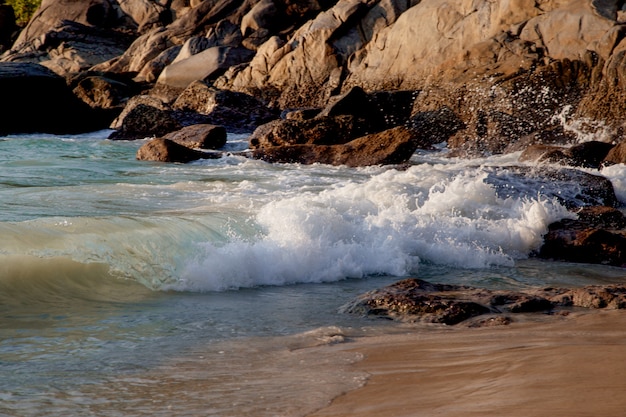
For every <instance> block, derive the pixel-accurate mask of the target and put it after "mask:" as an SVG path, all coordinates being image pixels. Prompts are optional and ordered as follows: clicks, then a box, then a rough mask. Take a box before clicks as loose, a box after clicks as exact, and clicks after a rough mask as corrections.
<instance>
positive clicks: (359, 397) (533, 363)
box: [308, 311, 626, 417]
mask: <svg viewBox="0 0 626 417" xmlns="http://www.w3.org/2000/svg"><path fill="white" fill-rule="evenodd" d="M329 348H331V349H332V348H335V349H348V350H351V351H356V352H360V353H362V354H363V355H364V356H365V358H364V360H362V361H360V362H358V363H356V364H354V365H352V366H354V367H355V368H356V370H358V371H363V372H366V373H367V374H369V379H368V382H367V383H366V384H365V386H363V387H362V388H359V389H356V390H353V391H350V392H348V393H346V394H344V395H342V396H339V397H338V398H336V399H335V400H333V402H332V403H331V404H330V405H329V406H328V407H325V408H322V409H320V410H318V411H316V412H314V413H312V414H308V416H309V417H330V416H333V417H339V416H342V417H343V416H346V417H347V416H359V417H368V416H372V417H374V416H376V417H381V416H389V417H403V416H411V417H417V416H450V417H452V416H454V417H458V416H507V417H516V416H520V417H521V416H524V417H529V416H568V417H572V416H599V415H601V416H604V417H606V416H624V415H626V312H624V311H597V312H593V313H584V314H570V315H569V316H566V317H560V316H557V317H547V318H546V320H544V321H541V322H539V323H537V322H523V323H513V324H511V325H508V326H498V327H489V328H460V327H456V326H455V327H450V328H445V329H441V328H440V329H428V330H427V331H423V330H419V331H417V330H413V331H407V332H406V333H404V334H395V335H386V336H374V337H366V338H360V339H358V340H356V341H354V342H352V343H346V344H342V346H336V347H329Z"/></svg>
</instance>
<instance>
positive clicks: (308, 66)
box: [0, 0, 626, 321]
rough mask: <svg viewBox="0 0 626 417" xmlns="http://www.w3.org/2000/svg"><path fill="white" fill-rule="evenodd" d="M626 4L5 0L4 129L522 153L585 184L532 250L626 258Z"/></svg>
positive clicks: (364, 159)
mask: <svg viewBox="0 0 626 417" xmlns="http://www.w3.org/2000/svg"><path fill="white" fill-rule="evenodd" d="M625 7H626V6H624V5H623V2H618V1H598V0H586V1H584V2H580V1H573V0H572V1H556V0H554V1H550V0H549V1H545V2H541V3H536V2H527V1H524V0H516V1H512V2H506V3H498V2H496V3H494V2H490V1H486V0H481V1H476V2H472V3H471V5H470V3H465V2H446V1H444V2H441V1H438V0H423V1H406V0H403V1H399V0H338V1H337V0H246V1H243V2H242V1H235V0H204V1H197V0H174V1H168V2H144V1H142V0H130V1H126V2H118V1H115V0H89V1H86V2H71V1H68V0H44V1H43V3H42V6H41V8H40V9H39V10H38V11H37V12H36V13H35V15H34V16H33V18H32V20H31V21H30V22H29V23H28V25H27V26H26V27H24V28H17V27H16V25H15V21H14V18H13V21H12V20H11V10H10V7H9V6H6V5H0V34H1V35H2V37H0V41H1V44H0V52H2V51H4V53H3V54H2V55H0V91H3V93H4V94H3V98H2V100H0V101H1V103H2V104H0V114H2V120H1V121H0V135H8V134H19V133H32V132H42V133H54V134H65V133H79V132H87V131H94V130H99V129H106V128H110V129H113V133H112V134H111V137H110V138H111V139H114V140H134V139H145V138H152V139H151V140H150V141H147V142H146V143H145V144H144V145H143V146H142V147H141V148H140V149H139V151H138V153H137V158H138V159H141V160H148V161H163V162H178V163H186V162H190V161H193V160H197V159H202V158H219V157H220V156H221V152H222V151H221V150H220V149H221V148H222V147H223V146H224V144H225V143H226V141H227V133H226V132H231V133H232V132H239V133H249V134H250V136H249V151H247V152H245V153H244V155H245V156H246V157H250V158H256V159H261V160H264V161H267V162H270V163H285V162H288V163H301V164H311V163H323V164H332V165H345V166H348V167H358V166H367V165H381V164H391V165H402V164H404V163H406V162H407V161H408V160H409V158H410V157H411V155H412V154H413V153H414V152H415V151H416V150H418V149H432V148H433V147H434V146H435V145H438V144H442V143H445V145H446V147H447V149H448V151H449V154H450V155H451V156H454V157H462V158H472V157H477V156H483V155H493V154H504V153H511V152H519V151H522V152H521V156H520V166H519V167H517V168H516V172H517V173H518V175H519V176H520V178H524V179H525V181H527V183H528V187H529V188H531V189H532V187H539V185H540V184H541V182H542V181H543V182H545V181H550V182H555V181H558V182H559V183H560V184H562V187H563V188H568V187H570V188H571V187H575V188H576V189H577V191H576V192H574V193H573V194H571V196H570V197H567V198H562V201H561V202H562V203H563V204H564V205H565V206H566V207H567V208H568V209H569V210H570V211H571V212H572V216H571V218H567V219H563V220H562V221H559V222H556V223H554V224H552V225H551V226H550V227H549V231H548V233H547V234H546V236H545V241H544V244H543V246H542V247H541V249H540V250H539V251H538V253H536V254H531V255H532V256H538V257H541V258H545V259H553V260H566V261H575V262H588V263H599V264H608V265H614V266H618V267H623V266H625V265H626V219H625V218H624V215H623V214H622V212H621V211H620V210H619V208H620V202H619V201H618V199H617V197H616V196H615V192H614V190H613V186H612V184H611V183H610V181H608V180H607V179H606V178H604V177H602V176H601V175H600V174H599V171H598V170H599V169H600V168H602V167H605V166H608V165H612V164H622V163H625V162H626V150H625V149H626V148H625V146H626V144H625V142H624V141H623V133H624V126H626V112H624V109H623V107H624V106H623V104H622V103H623V102H624V98H626V77H624V76H623V73H624V67H625V65H626V64H625V63H624V62H625V58H624V57H625V54H626V39H625V35H626V11H624V8H625ZM528 162H533V163H535V164H536V168H535V169H529V168H528V166H527V165H528ZM524 164H526V165H524ZM559 166H561V167H562V168H559ZM493 169H494V170H497V169H498V167H493ZM486 181H488V182H489V181H493V185H494V186H495V187H496V188H498V187H502V184H498V180H497V178H493V177H488V178H487V180H486ZM504 188H505V187H502V192H504ZM499 190H500V189H499ZM536 191H537V192H538V189H537V190H536ZM552 197H555V198H561V197H559V196H552ZM455 291H461V289H456V290H455ZM463 291H464V292H466V291H465V290H463ZM468 291H470V290H468ZM471 291H474V290H471ZM471 291H470V292H471ZM603 291H605V292H606V291H609V289H606V288H605V289H603ZM611 291H612V290H611ZM609 292H610V291H609ZM535 296H536V295H535ZM560 296H561V295H560ZM515 297H520V295H515ZM544 298H545V297H544ZM545 299H546V300H548V301H546V302H549V303H552V304H551V305H552V306H553V305H554V302H553V301H551V300H552V299H550V298H549V297H548V298H545ZM428 302H429V303H431V304H432V300H430V301H428ZM539 304H541V303H539ZM609 304H610V303H609ZM546 305H547V304H546ZM620 305H621V304H620ZM377 308H378V307H377ZM485 308H486V309H487V310H488V311H492V310H493V309H494V308H495V307H494V305H492V304H489V303H487V305H485V304H484V303H483V304H482V307H481V308H478V309H477V310H476V311H483V310H484V309H485ZM620 308H621V307H620ZM505 321H506V320H505Z"/></svg>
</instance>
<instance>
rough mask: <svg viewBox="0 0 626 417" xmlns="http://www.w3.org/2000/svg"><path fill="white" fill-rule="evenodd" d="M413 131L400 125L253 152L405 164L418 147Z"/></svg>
mask: <svg viewBox="0 0 626 417" xmlns="http://www.w3.org/2000/svg"><path fill="white" fill-rule="evenodd" d="M417 146H418V142H417V140H416V137H415V135H414V134H413V132H412V131H411V130H409V129H407V128H406V127H403V126H399V127H394V128H393V129H388V130H385V131H382V132H380V133H372V134H370V135H366V136H363V137H360V138H357V139H354V140H352V141H350V142H347V143H345V144H340V145H314V144H296V145H283V146H271V147H263V148H257V149H255V150H254V151H253V153H252V155H253V157H254V158H256V159H262V160H264V161H267V162H282V163H300V164H314V163H321V164H329V165H347V166H350V167H357V166H368V165H387V164H402V163H404V162H407V161H408V160H409V158H410V157H411V156H412V155H413V153H414V152H415V150H416V149H417Z"/></svg>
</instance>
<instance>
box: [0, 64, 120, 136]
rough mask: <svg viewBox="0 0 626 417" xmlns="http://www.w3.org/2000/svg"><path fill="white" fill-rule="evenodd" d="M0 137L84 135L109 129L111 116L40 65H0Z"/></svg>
mask: <svg viewBox="0 0 626 417" xmlns="http://www.w3.org/2000/svg"><path fill="white" fill-rule="evenodd" d="M0 91H2V100H1V104H0V114H2V120H1V121H0V135H7V134H12V133H32V132H40V133H53V134H67V133H82V132H88V131H94V130H99V129H104V128H106V127H107V126H108V125H109V123H110V120H111V115H110V114H108V113H106V112H101V111H98V110H97V109H92V108H91V107H89V106H88V105H87V104H85V103H84V102H82V101H81V100H80V99H78V98H77V97H76V96H75V95H74V94H72V91H71V90H70V88H69V87H68V86H67V84H66V83H65V80H64V79H63V78H62V77H60V76H58V75H57V74H55V73H54V72H52V71H50V70H49V69H47V68H45V67H43V66H42V65H39V64H30V63H0Z"/></svg>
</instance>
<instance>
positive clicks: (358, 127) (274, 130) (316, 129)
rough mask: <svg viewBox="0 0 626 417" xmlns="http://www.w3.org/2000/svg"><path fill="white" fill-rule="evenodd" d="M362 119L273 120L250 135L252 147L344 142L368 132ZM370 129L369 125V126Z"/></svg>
mask: <svg viewBox="0 0 626 417" xmlns="http://www.w3.org/2000/svg"><path fill="white" fill-rule="evenodd" d="M360 122H362V119H356V118H355V117H354V116H351V115H339V116H322V117H316V118H315V119H306V120H296V119H285V120H273V121H271V122H269V123H266V124H264V125H261V126H259V127H258V128H257V129H255V131H254V132H253V133H252V135H251V136H250V137H249V138H248V143H249V144H250V149H261V148H270V147H278V146H286V145H341V144H345V143H348V142H350V141H351V140H354V139H356V138H357V137H360V136H363V135H365V134H366V130H364V129H363V125H365V126H367V123H365V122H363V123H360ZM366 129H367V128H366Z"/></svg>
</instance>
